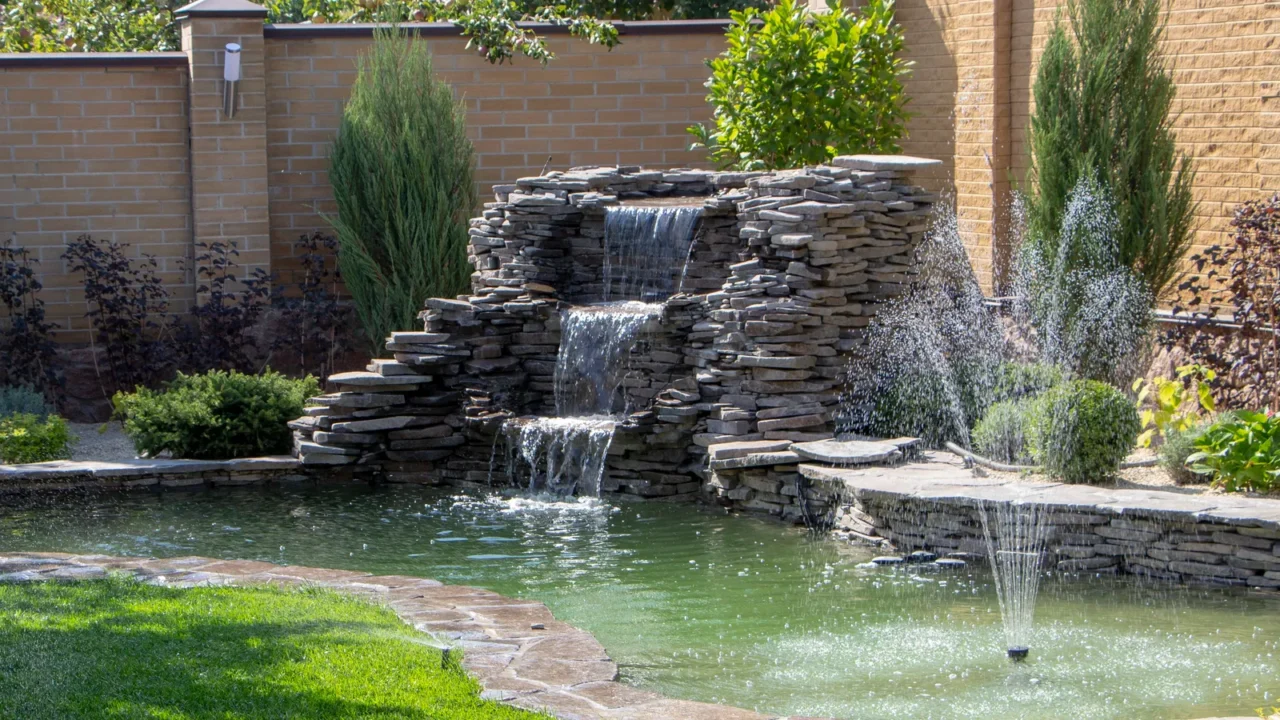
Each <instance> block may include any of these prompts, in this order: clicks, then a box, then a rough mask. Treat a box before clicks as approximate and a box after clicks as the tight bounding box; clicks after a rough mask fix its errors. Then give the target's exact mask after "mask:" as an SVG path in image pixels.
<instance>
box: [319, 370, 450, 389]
mask: <svg viewBox="0 0 1280 720" xmlns="http://www.w3.org/2000/svg"><path fill="white" fill-rule="evenodd" d="M329 382H331V383H334V384H335V385H347V386H351V387H369V388H382V389H386V388H389V387H392V386H394V387H400V386H405V385H409V386H416V385H421V384H424V383H429V382H431V376H430V375H396V376H392V377H387V376H385V375H379V374H378V373H376V372H362V371H359V370H357V371H354V372H344V373H338V374H337V375H330V376H329Z"/></svg>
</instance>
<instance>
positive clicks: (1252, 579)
mask: <svg viewBox="0 0 1280 720" xmlns="http://www.w3.org/2000/svg"><path fill="white" fill-rule="evenodd" d="M800 471H801V474H802V475H804V476H806V477H807V478H808V479H809V481H810V482H812V483H813V484H814V485H815V486H823V487H825V488H826V489H827V491H828V492H831V493H835V494H838V495H840V496H841V497H842V498H843V502H842V503H841V504H840V506H839V507H838V508H837V509H836V511H835V513H834V515H833V524H834V527H836V528H838V529H840V530H841V531H844V532H847V533H848V534H849V535H850V536H852V537H857V538H858V539H863V540H869V541H872V542H877V543H886V542H887V543H888V544H891V545H892V546H893V547H895V548H898V549H899V550H900V551H902V552H907V551H910V550H915V549H927V550H929V551H931V552H934V553H936V554H938V555H945V556H951V557H959V558H965V557H969V556H974V555H979V556H985V555H986V551H987V548H986V542H985V539H984V535H983V527H982V518H981V516H980V510H979V505H980V504H985V506H986V507H987V508H988V510H987V512H988V513H994V510H992V509H991V508H992V506H993V505H995V504H999V503H1007V502H1025V501H1026V499H1027V498H1028V497H1033V498H1034V499H1035V501H1036V502H1037V503H1041V504H1042V507H1043V508H1045V522H1046V527H1047V529H1046V538H1047V542H1046V544H1045V549H1046V558H1045V561H1046V564H1048V565H1049V566H1050V567H1055V568H1057V569H1058V570H1061V571H1065V572H1079V573H1088V574H1120V573H1123V574H1132V575H1144V576H1147V577H1150V578H1154V579H1158V580H1162V581H1169V582H1175V583H1191V584H1208V585H1227V586H1238V587H1251V588H1265V589H1280V502H1278V501H1275V500H1267V499H1261V498H1245V497H1239V496H1222V495H1179V494H1171V493H1163V492H1149V491H1142V490H1123V489H1114V490H1113V489H1109V488H1101V487H1090V486H1081V485H1061V484H1056V483H1029V482H1027V481H1022V480H1020V481H1018V483H1017V484H1016V485H1015V484H1014V483H1012V482H1010V481H1007V480H998V479H994V478H987V479H983V478H975V477H973V476H972V474H971V473H970V472H969V471H968V470H965V469H963V468H961V467H958V466H955V465H946V464H943V463H929V464H920V465H908V466H904V467H901V468H896V469H893V470H889V471H885V470H878V471H875V472H857V471H846V470H833V469H831V468H823V467H818V466H814V465H808V464H804V465H801V466H800ZM944 487H945V488H948V492H947V493H945V494H943V493H940V492H939V489H940V488H944ZM998 531H999V530H998V528H993V532H997V533H998Z"/></svg>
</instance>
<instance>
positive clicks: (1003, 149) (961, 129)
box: [907, 0, 1013, 293]
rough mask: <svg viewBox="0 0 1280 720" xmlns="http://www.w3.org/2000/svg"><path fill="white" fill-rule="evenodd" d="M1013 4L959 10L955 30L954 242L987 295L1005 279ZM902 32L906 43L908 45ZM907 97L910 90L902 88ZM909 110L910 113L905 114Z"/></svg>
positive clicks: (993, 0)
mask: <svg viewBox="0 0 1280 720" xmlns="http://www.w3.org/2000/svg"><path fill="white" fill-rule="evenodd" d="M1011 4H1012V3H1011V0H981V2H971V3H964V6H965V8H966V12H965V13H964V14H963V15H960V16H957V17H955V18H954V19H951V20H949V22H950V23H952V25H953V26H954V27H953V28H952V27H949V28H948V29H954V31H955V34H956V36H957V38H958V39H957V40H955V41H954V45H955V47H954V49H953V50H952V57H953V58H954V61H955V64H956V67H957V69H958V71H959V74H958V78H957V80H958V83H959V87H958V90H957V93H956V99H955V187H956V214H957V219H958V221H959V226H960V236H961V238H962V239H963V240H964V243H965V246H966V247H967V248H968V250H969V257H970V259H971V260H972V261H973V265H974V269H975V270H976V271H977V274H978V279H979V280H980V281H981V283H982V286H983V290H984V291H985V292H987V293H993V292H997V291H998V290H999V288H998V286H999V285H1000V283H1001V281H1002V280H1003V279H1004V278H1005V277H1006V276H1007V270H1008V267H1007V266H1008V260H1009V257H1008V255H1009V250H1008V248H1007V247H1004V245H1006V244H1007V241H1008V204H1009V199H1010V198H1009V190H1010V183H1009V181H1010V168H1011V165H1010V159H1011V155H1010V150H1011V148H1010V121H1011V108H1010V102H1009V101H1010V96H1009V92H1010V89H1009V76H1010V61H1011V46H1012V42H1011V40H1012V37H1011V33H1012V23H1013V20H1012V13H1011ZM909 32H910V30H909V29H908V42H910V34H909ZM907 89H908V92H910V89H911V86H910V84H908V86H907ZM908 109H910V106H908Z"/></svg>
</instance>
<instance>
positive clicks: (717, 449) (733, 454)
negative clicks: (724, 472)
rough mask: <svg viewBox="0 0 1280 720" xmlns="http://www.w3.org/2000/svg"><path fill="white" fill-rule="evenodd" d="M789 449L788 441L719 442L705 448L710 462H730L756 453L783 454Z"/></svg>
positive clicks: (789, 443)
mask: <svg viewBox="0 0 1280 720" xmlns="http://www.w3.org/2000/svg"><path fill="white" fill-rule="evenodd" d="M790 447H791V442H790V441H788V440H748V441H746V442H721V443H715V444H714V445H710V446H708V447H707V454H708V455H709V456H710V458H711V459H712V460H732V459H734V458H741V457H746V456H748V455H753V454H757V453H777V452H784V451H786V450H787V449H788V448H790Z"/></svg>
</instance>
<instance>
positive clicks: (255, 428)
mask: <svg viewBox="0 0 1280 720" xmlns="http://www.w3.org/2000/svg"><path fill="white" fill-rule="evenodd" d="M319 392H320V385H319V383H317V382H316V379H315V378H313V377H306V378H303V379H301V380H294V379H291V378H288V377H285V376H284V375H281V374H280V373H278V372H272V371H267V372H264V373H262V374H261V375H246V374H244V373H239V372H235V371H231V372H224V371H221V370H215V371H212V372H208V373H205V374H202V375H184V374H182V373H178V377H177V378H176V379H174V380H173V381H172V382H170V383H168V384H167V385H166V386H165V388H164V389H163V390H159V391H156V390H150V389H148V388H141V389H139V390H138V391H137V392H134V393H129V394H125V393H117V394H116V396H115V398H114V400H113V402H114V403H115V407H116V413H117V415H118V416H120V417H121V418H122V419H123V420H124V430H125V432H126V433H128V435H129V437H130V438H131V439H132V440H133V445H134V447H135V448H137V450H138V453H139V454H140V455H143V456H145V457H155V456H157V455H159V454H160V453H163V452H166V451H167V452H169V453H171V454H172V455H173V457H176V458H194V459H198V460H226V459H230V458H239V457H255V456H260V455H279V454H285V453H288V452H290V450H291V449H292V447H293V431H292V430H290V429H289V426H288V423H289V421H290V420H294V419H296V418H297V417H298V416H300V415H301V414H302V408H303V405H304V404H305V403H306V401H307V398H309V397H311V396H313V395H316V394H318V393H319Z"/></svg>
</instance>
